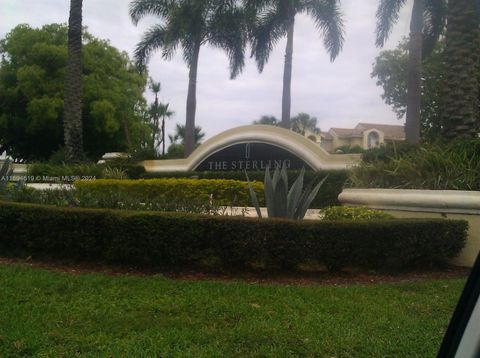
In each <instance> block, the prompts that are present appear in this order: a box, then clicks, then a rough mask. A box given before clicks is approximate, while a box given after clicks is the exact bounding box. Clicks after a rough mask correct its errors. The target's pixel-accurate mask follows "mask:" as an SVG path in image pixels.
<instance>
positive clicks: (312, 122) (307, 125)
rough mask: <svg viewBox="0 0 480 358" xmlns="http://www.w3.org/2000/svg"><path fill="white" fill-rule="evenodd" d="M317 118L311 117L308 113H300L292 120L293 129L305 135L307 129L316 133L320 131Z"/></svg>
mask: <svg viewBox="0 0 480 358" xmlns="http://www.w3.org/2000/svg"><path fill="white" fill-rule="evenodd" d="M317 122H318V120H317V118H316V117H311V116H310V115H309V114H307V113H299V114H297V115H296V116H295V117H293V118H292V120H291V129H292V131H294V132H297V133H300V134H301V135H305V133H306V132H307V131H310V132H312V133H315V134H319V133H320V129H319V128H318V127H317Z"/></svg>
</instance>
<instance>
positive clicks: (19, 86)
mask: <svg viewBox="0 0 480 358" xmlns="http://www.w3.org/2000/svg"><path fill="white" fill-rule="evenodd" d="M67 32H68V28H67V26H65V25H58V24H52V25H46V26H43V27H42V28H39V29H33V28H31V27H29V26H28V25H19V26H17V27H16V28H14V29H13V30H12V31H10V32H9V33H8V34H7V35H6V36H5V38H3V39H2V40H1V41H0V56H1V61H0V152H3V150H7V151H8V153H9V154H10V155H12V156H13V157H16V158H22V159H27V160H46V159H48V158H49V157H50V156H51V155H52V154H53V153H55V152H57V151H59V150H61V148H62V146H63V143H64V135H63V123H62V118H63V115H64V109H63V108H64V105H63V103H64V102H63V98H64V82H65V73H66V66H67V57H68V55H67V52H68V51H67ZM82 62H83V66H82V79H83V81H82V82H83V86H82V97H83V101H82V112H83V139H84V146H85V152H86V155H87V157H88V158H89V159H92V160H97V159H98V158H99V157H101V156H102V155H103V154H104V153H105V152H112V151H125V150H129V149H135V148H136V147H140V146H141V145H142V144H143V143H144V142H145V141H146V138H148V137H149V135H150V134H149V128H148V126H147V125H146V124H145V123H144V121H143V113H145V111H146V103H145V99H144V98H143V92H144V90H145V86H146V77H145V76H144V75H141V74H139V73H138V70H137V68H136V66H135V65H134V64H133V63H131V61H130V60H129V58H128V55H127V54H126V53H120V52H119V51H118V50H117V49H115V48H114V47H112V46H110V45H109V43H108V42H106V41H103V40H99V39H96V38H94V37H93V36H92V35H90V34H88V33H86V32H85V33H84V34H83V50H82Z"/></svg>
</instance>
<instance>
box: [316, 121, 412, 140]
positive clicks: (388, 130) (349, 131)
mask: <svg viewBox="0 0 480 358" xmlns="http://www.w3.org/2000/svg"><path fill="white" fill-rule="evenodd" d="M369 129H378V130H379V131H380V132H383V134H384V135H385V139H397V140H404V139H405V127H404V126H399V125H391V124H376V123H359V124H357V126H356V127H355V128H330V130H329V131H328V132H327V133H326V134H328V135H329V137H330V138H331V136H332V134H335V135H336V136H338V137H340V138H362V137H363V132H364V131H366V130H369ZM322 134H323V133H322ZM329 137H327V136H325V138H329Z"/></svg>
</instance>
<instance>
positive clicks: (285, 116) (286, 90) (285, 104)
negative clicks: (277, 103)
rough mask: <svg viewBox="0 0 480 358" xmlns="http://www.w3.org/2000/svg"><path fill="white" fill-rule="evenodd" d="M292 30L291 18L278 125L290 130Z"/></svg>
mask: <svg viewBox="0 0 480 358" xmlns="http://www.w3.org/2000/svg"><path fill="white" fill-rule="evenodd" d="M294 29H295V17H292V19H291V21H290V25H289V26H288V33H287V46H286V48H285V64H284V69H283V94H282V122H281V124H280V125H281V126H282V127H283V128H290V112H291V105H292V95H291V88H292V64H293V34H294Z"/></svg>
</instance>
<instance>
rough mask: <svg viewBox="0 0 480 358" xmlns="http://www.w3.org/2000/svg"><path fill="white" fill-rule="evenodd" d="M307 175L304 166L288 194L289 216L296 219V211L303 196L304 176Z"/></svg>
mask: <svg viewBox="0 0 480 358" xmlns="http://www.w3.org/2000/svg"><path fill="white" fill-rule="evenodd" d="M304 176H305V168H302V171H301V172H300V174H299V175H298V177H297V179H296V180H295V181H294V183H293V185H292V187H291V188H290V191H289V192H288V196H287V216H288V217H289V218H290V219H294V217H295V211H296V210H297V207H298V203H299V200H300V197H301V196H302V189H303V178H304Z"/></svg>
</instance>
